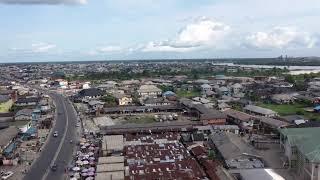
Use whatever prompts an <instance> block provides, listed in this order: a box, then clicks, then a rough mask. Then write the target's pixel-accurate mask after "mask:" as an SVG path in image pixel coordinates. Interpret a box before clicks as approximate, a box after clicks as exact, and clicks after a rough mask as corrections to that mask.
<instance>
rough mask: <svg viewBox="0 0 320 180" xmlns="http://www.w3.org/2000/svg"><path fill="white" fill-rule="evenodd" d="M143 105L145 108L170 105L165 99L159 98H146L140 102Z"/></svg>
mask: <svg viewBox="0 0 320 180" xmlns="http://www.w3.org/2000/svg"><path fill="white" fill-rule="evenodd" d="M141 104H143V105H145V106H166V105H170V104H171V103H170V101H169V100H167V99H166V98H163V97H160V98H147V99H145V100H143V101H142V103H141Z"/></svg>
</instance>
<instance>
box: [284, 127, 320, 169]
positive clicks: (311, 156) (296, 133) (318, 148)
mask: <svg viewBox="0 0 320 180" xmlns="http://www.w3.org/2000/svg"><path fill="white" fill-rule="evenodd" d="M279 131H280V133H281V134H283V135H284V136H286V137H287V139H288V141H289V143H290V144H291V145H292V146H296V147H297V148H298V149H299V151H300V152H301V153H302V154H304V155H305V156H306V157H307V158H308V160H309V161H310V162H314V163H320V140H319V138H320V127H313V128H283V129H280V130H279Z"/></svg>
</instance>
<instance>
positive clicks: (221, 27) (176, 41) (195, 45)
mask: <svg viewBox="0 0 320 180" xmlns="http://www.w3.org/2000/svg"><path fill="white" fill-rule="evenodd" d="M229 30H230V27H229V26H228V25H225V24H224V23H222V22H219V21H214V20H211V19H208V18H206V17H201V18H198V19H196V20H195V21H194V22H193V23H191V24H188V25H186V26H185V27H184V28H183V29H182V30H181V31H180V32H179V33H178V34H177V36H176V37H175V38H173V39H172V40H165V41H159V42H155V41H151V42H149V43H148V44H147V45H146V46H145V48H143V49H142V51H144V52H152V51H168V52H186V51H192V50H195V49H199V48H202V47H206V46H216V45H217V44H218V43H219V42H220V40H222V39H223V38H224V37H225V35H226V34H227V33H228V32H229Z"/></svg>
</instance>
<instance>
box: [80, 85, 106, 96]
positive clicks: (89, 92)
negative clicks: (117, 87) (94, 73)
mask: <svg viewBox="0 0 320 180" xmlns="http://www.w3.org/2000/svg"><path fill="white" fill-rule="evenodd" d="M104 95H105V92H104V91H103V90H101V89H97V88H89V89H83V90H81V91H80V92H79V93H78V96H79V97H81V98H82V99H98V98H100V97H102V96H104Z"/></svg>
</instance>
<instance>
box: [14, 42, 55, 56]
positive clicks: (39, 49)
mask: <svg viewBox="0 0 320 180" xmlns="http://www.w3.org/2000/svg"><path fill="white" fill-rule="evenodd" d="M56 47H57V46H56V45H55V44H51V43H44V42H39V43H33V44H31V47H29V48H20V47H19V48H17V47H13V48H10V49H9V50H10V51H13V52H15V53H22V54H26V53H27V54H29V53H47V52H49V51H51V50H53V49H55V48H56Z"/></svg>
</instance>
